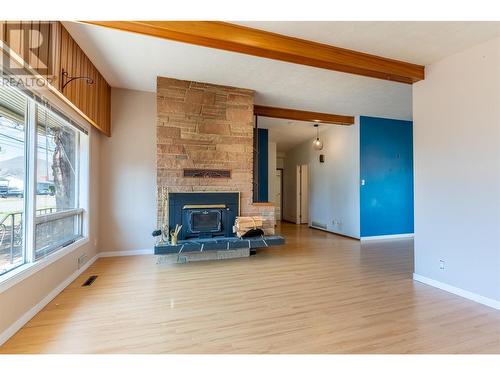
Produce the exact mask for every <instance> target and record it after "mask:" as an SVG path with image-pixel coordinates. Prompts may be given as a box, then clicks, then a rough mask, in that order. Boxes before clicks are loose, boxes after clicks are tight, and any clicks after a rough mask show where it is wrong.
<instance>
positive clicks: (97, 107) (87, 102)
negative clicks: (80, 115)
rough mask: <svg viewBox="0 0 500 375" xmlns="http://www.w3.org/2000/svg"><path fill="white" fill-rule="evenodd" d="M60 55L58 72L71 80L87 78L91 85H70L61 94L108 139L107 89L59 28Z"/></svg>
mask: <svg viewBox="0 0 500 375" xmlns="http://www.w3.org/2000/svg"><path fill="white" fill-rule="evenodd" d="M60 51H61V59H60V61H61V70H62V69H64V70H65V71H67V72H68V74H69V75H70V76H71V77H79V76H82V77H89V78H91V79H92V80H93V81H94V83H93V84H91V85H89V84H88V83H87V81H86V80H85V79H80V80H76V81H73V82H71V83H70V84H68V85H67V86H66V87H65V89H64V91H63V94H64V95H65V96H66V97H67V98H68V99H69V100H71V102H72V103H73V104H75V105H76V106H77V107H78V108H80V109H81V110H82V111H83V112H84V113H85V114H86V115H87V116H88V117H89V118H90V119H91V120H92V121H94V122H95V123H96V127H97V128H98V129H99V130H101V131H102V132H103V133H105V134H107V135H110V131H111V122H110V114H111V111H110V105H111V88H110V86H109V85H108V83H107V82H106V80H105V79H104V77H103V76H102V75H101V74H100V73H99V72H98V70H97V69H96V68H95V66H94V65H93V64H92V62H91V61H90V60H89V58H88V57H87V56H86V55H85V54H84V52H83V51H82V49H81V48H80V47H79V46H78V44H76V42H75V41H74V40H73V38H72V37H71V35H69V33H68V31H67V30H66V29H65V28H64V27H63V26H61V48H60Z"/></svg>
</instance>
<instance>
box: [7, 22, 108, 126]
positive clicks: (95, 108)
mask: <svg viewBox="0 0 500 375" xmlns="http://www.w3.org/2000/svg"><path fill="white" fill-rule="evenodd" d="M22 31H32V32H29V33H24V32H22ZM33 31H36V32H33ZM26 35H28V36H29V39H28V40H25V36H26ZM42 36H43V37H45V38H47V42H48V43H45V44H42V46H41V48H39V49H38V50H34V51H30V50H29V49H27V48H25V47H26V45H27V46H29V47H35V46H38V45H39V44H40V43H41V41H42V40H41V39H40V38H41V37H42ZM0 38H1V39H2V40H3V41H4V42H5V43H7V45H8V46H9V47H10V48H11V49H12V50H13V51H14V52H15V53H17V54H18V55H19V56H21V57H22V58H23V59H24V60H25V61H26V62H27V63H28V64H29V65H30V66H31V67H32V68H33V69H35V70H36V71H38V72H39V73H40V74H42V75H45V74H44V73H45V72H44V71H43V70H42V69H45V68H46V65H45V63H42V62H47V64H49V66H50V67H51V71H50V72H49V73H50V74H49V76H51V77H52V76H53V77H54V78H55V80H54V81H53V86H54V87H56V88H57V89H58V90H59V91H61V92H62V93H63V94H64V96H66V98H68V99H69V100H70V101H71V102H72V103H73V104H74V105H76V106H77V107H78V108H79V109H80V110H81V111H82V112H83V113H85V115H87V116H88V117H89V118H90V119H91V120H92V121H93V122H94V123H95V124H94V125H95V126H96V128H98V129H99V130H101V131H102V132H103V133H105V134H107V135H110V132H111V122H110V115H111V109H110V105H111V88H110V86H109V85H108V83H107V82H106V80H105V79H104V77H103V76H102V75H101V74H100V73H99V71H98V70H97V69H96V67H95V66H94V65H93V64H92V62H91V61H90V59H89V58H88V57H87V56H86V55H85V53H84V52H83V50H82V49H81V48H80V47H79V46H78V44H77V43H76V42H75V41H74V40H73V38H72V37H71V35H70V34H69V33H68V31H67V30H66V29H65V28H64V27H63V26H62V24H61V23H60V22H55V21H54V22H50V23H48V22H46V21H16V22H11V21H9V22H6V21H0ZM63 70H64V71H66V72H68V75H69V76H70V77H80V76H82V77H89V78H91V79H92V80H93V81H94V83H93V84H91V85H89V84H88V83H87V81H86V80H84V79H79V80H75V81H73V82H71V83H69V84H68V85H67V86H66V87H65V88H64V90H62V86H63V84H64V82H65V78H64V77H63V76H62V71H63Z"/></svg>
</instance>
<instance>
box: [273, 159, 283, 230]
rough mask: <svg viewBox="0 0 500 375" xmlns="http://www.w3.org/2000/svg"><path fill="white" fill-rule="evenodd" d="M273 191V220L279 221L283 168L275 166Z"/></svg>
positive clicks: (280, 217)
mask: <svg viewBox="0 0 500 375" xmlns="http://www.w3.org/2000/svg"><path fill="white" fill-rule="evenodd" d="M274 187H275V192H274V207H275V208H274V214H275V220H276V221H281V220H282V218H283V214H282V210H283V168H276V174H275V183H274Z"/></svg>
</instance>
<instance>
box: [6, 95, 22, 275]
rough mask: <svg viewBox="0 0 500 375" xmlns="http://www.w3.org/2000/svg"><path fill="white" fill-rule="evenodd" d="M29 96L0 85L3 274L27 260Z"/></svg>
mask: <svg viewBox="0 0 500 375" xmlns="http://www.w3.org/2000/svg"><path fill="white" fill-rule="evenodd" d="M26 110H27V99H26V97H25V96H23V95H22V94H21V93H19V92H17V91H15V90H13V89H8V88H6V87H0V275H1V274H3V273H5V272H8V271H10V270H11V269H13V268H16V267H18V266H20V265H22V264H24V262H25V260H26V259H25V251H24V230H23V218H24V206H25V205H24V196H25V192H24V186H25V181H26V167H25V166H26V143H25V139H26Z"/></svg>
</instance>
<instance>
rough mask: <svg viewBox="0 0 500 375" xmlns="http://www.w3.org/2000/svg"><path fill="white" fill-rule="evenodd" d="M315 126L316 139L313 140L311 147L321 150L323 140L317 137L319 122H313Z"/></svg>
mask: <svg viewBox="0 0 500 375" xmlns="http://www.w3.org/2000/svg"><path fill="white" fill-rule="evenodd" d="M314 127H315V128H316V139H315V140H314V141H313V148H314V149H315V150H317V151H321V150H323V142H321V140H320V139H319V124H314Z"/></svg>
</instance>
